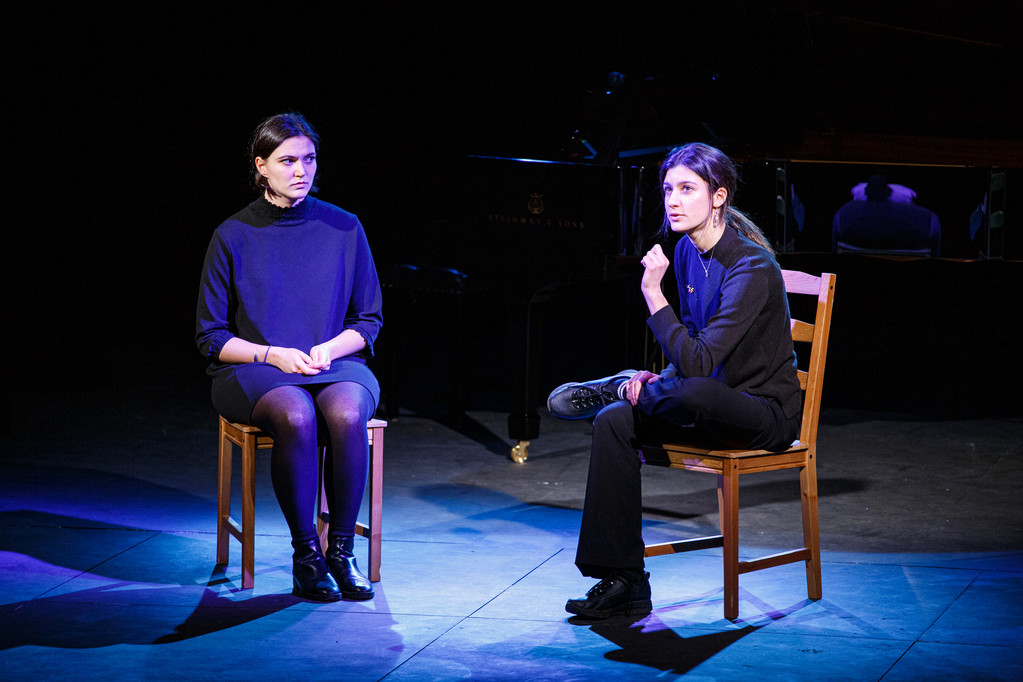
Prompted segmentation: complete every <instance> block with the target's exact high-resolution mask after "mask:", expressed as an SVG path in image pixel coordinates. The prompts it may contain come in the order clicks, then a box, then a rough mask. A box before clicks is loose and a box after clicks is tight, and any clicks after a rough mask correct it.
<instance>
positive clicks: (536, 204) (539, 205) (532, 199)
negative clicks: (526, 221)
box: [526, 192, 543, 215]
mask: <svg viewBox="0 0 1023 682" xmlns="http://www.w3.org/2000/svg"><path fill="white" fill-rule="evenodd" d="M526 208H528V209H529V212H530V213H532V214H533V215H540V214H541V213H543V195H542V194H540V193H539V192H530V193H529V203H527V204H526Z"/></svg>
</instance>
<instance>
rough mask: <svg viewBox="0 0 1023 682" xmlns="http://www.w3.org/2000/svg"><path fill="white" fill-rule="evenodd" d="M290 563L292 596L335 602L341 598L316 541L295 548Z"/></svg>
mask: <svg viewBox="0 0 1023 682" xmlns="http://www.w3.org/2000/svg"><path fill="white" fill-rule="evenodd" d="M292 562H293V563H292V576H293V577H294V584H295V587H294V589H293V590H291V593H292V594H293V595H295V596H296V597H302V598H303V599H312V600H313V601H337V600H339V599H340V598H341V590H339V589H338V587H337V582H336V581H335V580H334V578H333V577H332V576H331V575H330V572H329V571H328V570H327V561H326V559H325V558H324V556H323V552H321V551H320V543H319V542H318V541H317V540H311V541H309V543H307V544H306V543H303V544H302V545H299V546H298V547H296V548H295V554H294V555H293V556H292Z"/></svg>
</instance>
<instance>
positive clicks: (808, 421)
mask: <svg viewBox="0 0 1023 682" xmlns="http://www.w3.org/2000/svg"><path fill="white" fill-rule="evenodd" d="M782 275H783V276H784V279H785V289H786V291H787V292H788V293H789V294H790V295H791V294H809V295H812V296H816V297H817V313H816V319H815V320H814V323H813V324H807V323H806V322H800V321H798V320H795V319H794V320H792V323H791V324H792V339H793V341H795V342H799V343H809V344H810V354H809V362H808V364H807V365H806V367H805V369H802V368H801V369H800V370H799V383H800V385H801V386H802V388H803V391H804V397H803V418H802V426H801V428H800V434H799V440H797V441H795V442H794V443H793V444H792V445H791V447H789V448H788V449H787V450H785V451H783V452H768V451H766V450H707V449H703V448H697V447H691V446H688V445H685V444H679V443H665V444H662V445H661V446H660V447H656V446H643V447H642V448H641V452H640V455H641V457H642V458H643V460H644V461H645V462H646V463H647V464H653V465H655V466H664V467H671V468H672V469H685V470H687V471H702V472H705V473H712V474H716V475H717V477H718V511H719V513H720V517H721V534H720V535H712V536H709V537H704V538H694V539H690V540H682V541H679V542H665V543H660V544H654V545H647V546H646V553H645V556H659V555H662V554H673V553H675V552H688V551H691V550H695V549H705V548H708V547H722V548H723V557H722V558H723V561H724V578H725V586H724V592H725V618H728V619H729V620H735V619H736V618H738V616H739V574H740V573H749V572H751V571H759V570H761V569H764V568H771V567H773V566H780V565H782V564H788V563H793V562H796V561H805V562H806V592H807V595H808V597H809V598H810V599H820V598H821V563H820V536H819V531H818V525H817V462H816V460H817V420H818V417H819V415H820V400H821V385H822V380H823V378H824V360H825V357H826V355H827V349H828V332H829V330H830V327H831V310H832V306H833V303H834V297H835V275H833V274H827V273H825V274H823V275H821V276H820V277H814V276H812V275H808V274H806V273H803V272H798V271H794V270H783V271H782ZM778 469H798V470H799V482H800V489H801V491H802V510H803V547H801V548H799V549H795V550H791V551H788V552H782V553H780V554H773V555H771V556H766V557H761V558H759V559H751V560H748V561H739V476H741V475H743V474H752V473H757V472H761V471H775V470H778Z"/></svg>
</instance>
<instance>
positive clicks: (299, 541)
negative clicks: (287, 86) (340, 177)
mask: <svg viewBox="0 0 1023 682" xmlns="http://www.w3.org/2000/svg"><path fill="white" fill-rule="evenodd" d="M318 151H319V136H318V135H317V134H316V132H315V130H314V129H313V128H312V126H311V125H310V124H309V123H308V121H306V120H305V119H304V118H303V117H302V116H301V115H298V114H280V115H277V116H273V117H271V118H268V119H267V120H265V121H263V123H261V124H260V125H259V127H258V128H257V129H256V131H255V133H254V135H253V138H252V147H251V163H252V172H253V178H254V183H255V185H256V187H257V189H258V190H259V191H260V195H259V197H258V198H257V199H256V200H255V201H253V202H252V203H251V204H249V205H248V206H246V207H245V208H243V209H242V210H241V211H239V212H238V213H236V214H235V215H233V216H232V217H230V218H228V219H227V220H226V221H224V222H223V223H222V224H221V225H220V226H219V227H218V228H217V230H216V231H215V232H214V234H213V238H212V240H211V241H210V245H209V249H208V250H207V253H206V260H205V263H204V266H203V273H202V280H201V284H200V290H199V301H198V305H197V311H196V337H195V338H196V343H197V345H198V346H199V350H200V352H201V353H202V354H203V355H204V357H206V358H207V360H208V361H209V363H210V364H209V368H208V370H207V373H208V374H209V375H210V376H211V377H212V379H213V387H212V398H213V405H214V407H215V408H216V409H217V411H218V412H219V413H220V414H221V415H222V416H223V417H224V418H226V419H228V420H231V421H237V422H243V423H248V424H252V425H254V426H257V427H259V428H260V429H262V430H264V431H266V432H268V433H270V434H271V435H272V436H273V437H274V448H273V453H272V455H271V478H272V482H273V488H274V492H275V493H276V495H277V499H278V502H279V503H280V506H281V510H282V512H283V513H284V517H285V519H286V520H287V523H288V528H289V530H290V531H291V538H292V546H293V547H294V556H293V562H294V564H293V569H294V570H293V576H294V591H293V593H294V594H295V595H297V596H300V597H303V598H306V599H313V600H317V601H336V600H338V599H340V598H341V597H344V598H346V599H369V598H370V597H372V596H373V586H372V583H370V581H369V580H368V579H367V578H366V576H365V575H363V574H362V572H361V571H360V570H359V568H358V566H357V565H356V562H355V558H354V556H353V555H352V543H353V538H354V534H355V520H356V516H357V514H358V511H359V506H360V505H361V503H362V495H363V492H364V491H365V486H366V476H367V472H368V466H369V464H368V463H369V445H368V442H367V436H366V422H367V420H369V419H370V418H371V417H372V415H373V413H374V411H375V410H376V405H377V402H378V400H379V396H380V388H379V384H378V383H377V380H376V378H375V377H374V376H373V373H372V372H371V371H370V370H369V368H368V367H367V366H366V358H367V357H371V356H372V354H373V343H374V341H375V340H376V337H377V334H378V333H379V331H380V326H381V323H382V316H381V293H380V283H379V280H378V279H377V274H376V268H375V266H374V264H373V256H372V254H371V253H370V249H369V243H368V241H367V239H366V234H365V232H364V230H363V228H362V224H361V223H360V222H359V220H358V218H356V217H355V216H354V215H352V214H351V213H348V212H347V211H344V210H342V209H340V208H338V207H336V206H333V205H331V204H328V203H326V202H323V201H319V200H317V199H315V198H313V197H311V196H309V193H310V192H311V191H314V190H315V189H316V184H315V183H316V160H317V159H316V157H317V153H318ZM318 436H319V438H320V439H321V440H322V441H323V442H325V443H326V446H327V456H326V461H325V462H324V481H325V487H326V490H327V497H328V503H329V505H330V510H331V527H330V539H329V544H328V550H327V553H326V555H324V554H323V553H322V552H321V550H320V547H319V542H318V538H317V535H316V528H315V508H316V500H317V497H318V493H319V491H318V483H319V461H318V447H317V443H318Z"/></svg>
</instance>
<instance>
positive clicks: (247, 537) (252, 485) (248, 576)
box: [241, 433, 256, 590]
mask: <svg viewBox="0 0 1023 682" xmlns="http://www.w3.org/2000/svg"><path fill="white" fill-rule="evenodd" d="M242 443H243V445H242V538H241V540H242V589H243V590H250V589H252V586H253V585H255V583H256V578H255V567H256V437H255V436H254V435H252V434H248V433H247V434H245V436H244V437H243V438H242Z"/></svg>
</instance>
